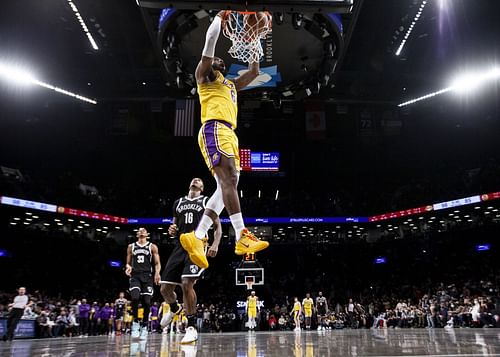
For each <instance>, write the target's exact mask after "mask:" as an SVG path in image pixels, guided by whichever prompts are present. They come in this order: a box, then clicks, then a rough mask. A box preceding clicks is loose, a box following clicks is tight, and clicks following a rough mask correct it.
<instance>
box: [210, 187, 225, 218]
mask: <svg viewBox="0 0 500 357" xmlns="http://www.w3.org/2000/svg"><path fill="white" fill-rule="evenodd" d="M206 207H207V208H208V209H211V210H212V211H214V212H215V213H216V214H217V215H220V213H221V212H222V210H223V209H224V200H223V199H222V189H221V187H220V186H219V183H217V189H216V190H215V192H214V193H213V195H212V196H211V197H210V199H209V200H208V202H207V206H206Z"/></svg>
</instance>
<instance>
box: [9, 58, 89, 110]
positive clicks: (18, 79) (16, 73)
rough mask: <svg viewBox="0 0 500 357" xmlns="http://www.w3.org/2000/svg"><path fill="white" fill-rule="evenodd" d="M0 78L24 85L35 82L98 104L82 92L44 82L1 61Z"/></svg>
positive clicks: (21, 69)
mask: <svg viewBox="0 0 500 357" xmlns="http://www.w3.org/2000/svg"><path fill="white" fill-rule="evenodd" d="M0 78H4V79H5V80H7V81H10V82H12V83H15V84H18V85H23V86H26V85H33V84H35V85H37V86H40V87H43V88H46V89H50V90H53V91H54V92H57V93H61V94H64V95H67V96H69V97H73V98H76V99H79V100H81V101H84V102H87V103H91V104H97V101H95V100H94V99H91V98H87V97H84V96H82V95H80V94H77V93H73V92H71V91H68V90H66V89H63V88H60V87H57V86H53V85H52V84H49V83H46V82H42V81H40V80H38V79H36V78H35V76H34V75H33V73H31V72H30V71H27V70H25V69H23V68H20V67H16V66H10V65H6V64H3V63H0Z"/></svg>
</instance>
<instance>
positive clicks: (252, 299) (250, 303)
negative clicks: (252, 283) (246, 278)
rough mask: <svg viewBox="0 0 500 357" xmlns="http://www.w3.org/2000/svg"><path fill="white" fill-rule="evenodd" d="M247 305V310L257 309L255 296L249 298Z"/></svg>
mask: <svg viewBox="0 0 500 357" xmlns="http://www.w3.org/2000/svg"><path fill="white" fill-rule="evenodd" d="M247 304H248V308H249V309H255V308H256V307H257V296H249V297H248V299H247Z"/></svg>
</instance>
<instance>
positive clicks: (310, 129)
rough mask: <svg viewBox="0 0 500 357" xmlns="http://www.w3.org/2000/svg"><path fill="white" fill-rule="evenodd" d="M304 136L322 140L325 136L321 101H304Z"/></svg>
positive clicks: (324, 118)
mask: <svg viewBox="0 0 500 357" xmlns="http://www.w3.org/2000/svg"><path fill="white" fill-rule="evenodd" d="M305 109H306V138H307V139H309V140H323V139H325V136H326V117H325V108H324V104H323V103H319V102H310V103H306V107H305Z"/></svg>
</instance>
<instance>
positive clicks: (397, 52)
mask: <svg viewBox="0 0 500 357" xmlns="http://www.w3.org/2000/svg"><path fill="white" fill-rule="evenodd" d="M426 4H427V0H423V1H422V2H421V3H420V7H419V8H418V11H417V14H416V15H415V17H414V18H413V21H412V22H411V24H410V26H409V27H408V29H407V30H406V34H405V35H404V37H403V39H402V40H401V43H400V44H399V47H398V49H397V50H396V56H399V55H400V54H401V51H403V48H404V47H405V45H406V42H407V41H408V39H409V38H410V36H411V33H412V31H413V29H414V28H415V25H416V24H417V22H418V20H420V17H421V16H422V12H423V11H424V8H425V5H426Z"/></svg>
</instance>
